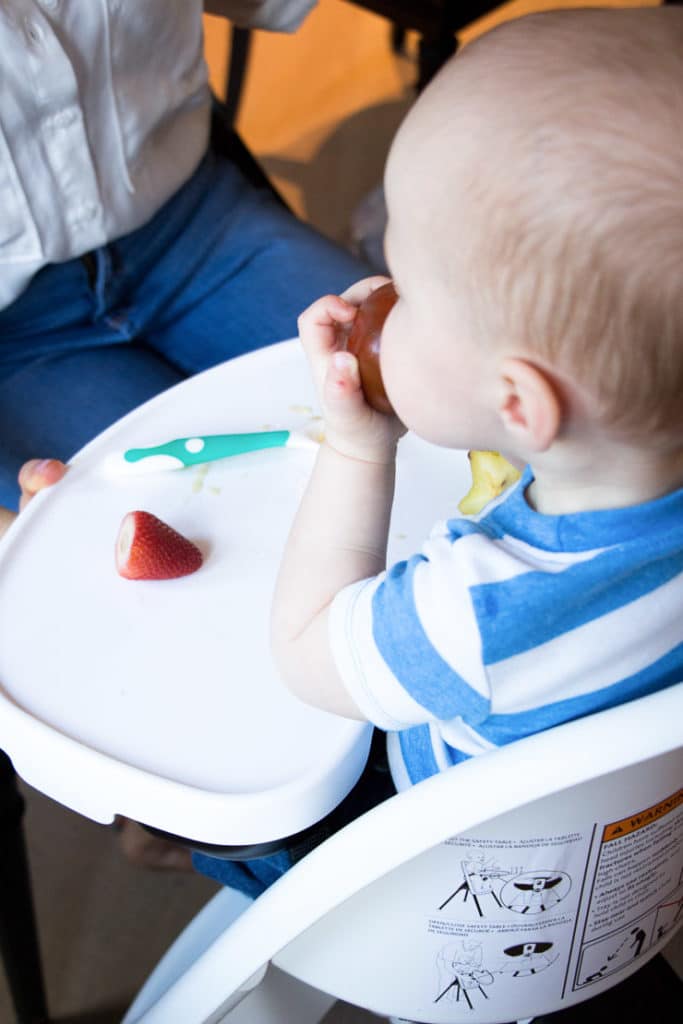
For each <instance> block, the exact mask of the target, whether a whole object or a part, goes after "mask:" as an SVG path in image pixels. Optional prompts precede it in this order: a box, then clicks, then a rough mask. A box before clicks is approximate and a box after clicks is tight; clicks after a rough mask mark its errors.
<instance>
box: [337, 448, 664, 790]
mask: <svg viewBox="0 0 683 1024" xmlns="http://www.w3.org/2000/svg"><path fill="white" fill-rule="evenodd" d="M532 479H533V477H532V474H531V471H530V470H529V469H528V468H527V470H526V471H525V473H524V474H523V476H522V478H521V480H520V481H519V482H518V483H517V484H516V485H515V486H514V487H513V488H511V489H510V490H509V491H508V492H506V493H505V494H503V495H502V496H501V497H500V498H499V499H497V500H496V501H495V502H492V503H491V504H490V505H488V506H487V507H486V508H485V509H484V511H483V512H482V513H480V515H479V516H478V517H472V518H457V519H451V520H449V521H447V522H445V523H441V524H438V525H437V526H436V527H435V528H434V530H433V531H432V534H431V536H430V538H429V540H428V541H427V542H426V543H425V545H424V547H423V550H422V552H421V553H420V554H418V555H415V556H413V557H412V558H410V559H408V560H407V561H404V562H399V563H398V564H397V565H395V566H393V567H392V568H391V569H389V570H388V571H387V572H386V573H382V574H381V575H380V576H378V577H376V578H374V579H370V580H362V581H360V582H358V583H355V584H352V585H351V586H350V587H347V588H345V589H344V590H343V591H342V592H341V593H340V594H339V595H337V597H336V599H335V601H334V603H333V606H332V615H331V625H330V630H331V634H330V635H331V642H332V648H333V651H334V656H335V661H336V663H337V666H338V669H339V671H340V673H341V675H342V678H343V680H344V682H345V685H346V687H347V688H348V690H349V692H350V694H351V695H352V697H353V699H354V700H355V701H356V703H357V704H358V706H359V708H360V709H361V711H362V712H363V713H364V714H365V715H366V716H367V718H368V719H369V720H370V721H371V722H374V723H375V725H377V726H378V727H380V728H382V729H386V730H387V731H389V732H392V731H396V732H397V735H396V736H394V737H390V742H389V751H390V763H391V766H392V772H393V773H394V778H395V781H396V783H397V785H398V787H399V788H403V786H404V785H407V784H409V783H415V782H417V781H419V780H420V779H422V778H425V777H427V776H429V775H433V774H434V773H435V772H437V771H439V770H441V769H443V768H445V767H447V766H449V765H451V764H453V763H455V762H457V761H459V760H462V759H463V758H466V757H469V756H472V755H473V754H477V753H481V752H482V751H484V750H487V749H491V747H495V746H498V745H502V744H505V743H510V742H511V741H512V740H515V739H518V738H521V737H523V736H527V735H529V734H530V733H534V732H539V731H541V730H542V729H546V728H549V727H550V726H553V725H556V724H558V723H559V722H563V721H566V720H568V719H572V718H578V717H580V716H582V715H585V714H588V713H590V712H593V711H597V710H600V709H602V708H607V707H611V706H612V705H615V704H620V703H623V702H624V701H627V700H631V699H633V698H635V697H638V696H641V695H644V694H646V693H651V692H652V691H654V690H657V689H660V688H661V687H664V686H668V685H669V684H671V683H674V682H678V681H680V680H681V679H683V490H679V491H676V492H675V493H673V494H669V495H666V496H665V497H662V498H659V499H657V500H655V501H650V502H646V503H644V504H641V505H636V506H630V507H628V508H620V509H609V510H605V511H597V512H579V513H576V514H572V515H559V516H548V515H541V514H540V513H538V512H535V511H534V510H533V509H532V508H530V507H529V505H528V503H527V501H526V498H525V491H526V488H527V487H528V485H529V484H530V482H531V480H532Z"/></svg>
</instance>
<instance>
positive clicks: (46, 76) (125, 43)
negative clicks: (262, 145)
mask: <svg viewBox="0 0 683 1024" xmlns="http://www.w3.org/2000/svg"><path fill="white" fill-rule="evenodd" d="M289 3H290V0H284V2H283V0H265V2H264V0H235V3H234V4H233V5H232V6H231V4H230V3H228V2H226V3H224V4H216V3H214V4H213V6H214V7H220V8H221V9H224V11H225V13H232V9H233V8H234V9H235V11H236V17H237V19H238V20H239V21H240V22H241V23H243V24H244V23H245V22H246V21H250V22H251V23H252V24H260V25H262V26H264V27H266V26H267V27H271V28H286V29H291V28H292V27H295V24H296V23H298V21H300V20H301V16H303V14H304V13H305V12H306V10H308V8H309V7H310V6H312V3H313V0H296V4H295V6H296V7H298V8H299V12H298V15H297V17H295V18H294V19H292V17H291V11H290V12H289V22H288V21H287V19H285V20H282V19H281V20H280V22H279V23H278V21H277V18H275V19H273V17H272V14H273V10H274V11H275V12H277V10H278V9H281V10H283V9H284V8H287V6H288V4H289ZM208 6H209V7H210V6H211V5H210V4H209V5H208ZM264 8H265V16H264ZM202 9H203V4H202V2H201V0H0V309H1V308H3V307H4V306H6V305H8V304H9V303H10V302H12V300H13V299H15V298H16V297H17V296H18V295H19V294H20V293H21V291H22V290H23V289H24V288H25V287H26V285H27V284H28V282H29V281H30V279H31V277H32V276H33V275H34V274H35V273H36V271H37V270H39V269H40V268H41V267H42V266H44V265H45V264H46V263H50V262H60V261H63V260H67V259H71V258H72V257H74V256H79V255H81V254H82V253H84V252H87V251H88V250H90V249H94V248H96V247H97V246H100V245H103V244H104V243H106V242H107V241H111V240H112V239H114V238H118V237H120V236H121V235H124V234H127V233H128V232H129V231H132V230H134V229H135V228H137V227H139V226H140V225H141V224H143V223H145V221H147V220H149V218H150V217H151V216H152V215H153V214H154V213H155V212H156V211H157V210H158V209H159V207H160V206H161V205H162V204H163V203H164V202H165V201H166V200H167V199H168V198H169V197H170V196H171V195H172V194H173V193H174V192H175V191H176V190H177V189H178V188H179V187H180V185H182V184H183V183H184V182H185V181H186V180H187V179H188V178H189V176H190V175H191V174H192V172H193V170H194V169H195V168H196V166H197V164H198V163H199V161H200V159H201V157H202V155H203V153H204V151H205V149H206V146H207V141H208V131H209V111H210V94H209V88H208V74H207V68H206V64H205V61H204V55H203V32H202V28H203V26H202ZM269 16H270V17H271V20H270V22H269V21H268V17H269Z"/></svg>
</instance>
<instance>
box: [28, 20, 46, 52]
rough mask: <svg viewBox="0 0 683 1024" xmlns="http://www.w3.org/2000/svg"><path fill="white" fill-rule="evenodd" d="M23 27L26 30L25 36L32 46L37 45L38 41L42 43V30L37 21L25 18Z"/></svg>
mask: <svg viewBox="0 0 683 1024" xmlns="http://www.w3.org/2000/svg"><path fill="white" fill-rule="evenodd" d="M24 27H25V30H26V38H27V39H28V41H29V43H33V45H34V46H37V45H38V44H39V43H42V41H43V30H42V28H41V27H40V25H39V24H38V22H37V21H31V19H30V18H27V19H26V21H25V23H24Z"/></svg>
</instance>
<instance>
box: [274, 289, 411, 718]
mask: <svg viewBox="0 0 683 1024" xmlns="http://www.w3.org/2000/svg"><path fill="white" fill-rule="evenodd" d="M385 281H386V278H383V277H372V278H366V279H364V280H363V281H359V282H358V283H357V284H355V285H353V286H352V287H351V288H350V289H349V290H348V291H347V292H345V293H344V294H343V295H342V296H335V295H327V296H325V297H324V298H321V299H319V300H318V301H317V302H314V303H313V305H311V306H310V307H309V308H308V309H307V310H306V311H305V312H304V313H302V315H301V317H300V318H299V333H300V337H301V342H302V344H303V347H304V350H305V352H306V355H307V358H308V361H309V364H310V368H311V372H312V374H313V379H314V382H315V385H316V389H317V392H318V397H319V400H320V403H321V407H322V412H323V417H324V421H325V440H324V441H323V443H322V444H321V446H320V450H319V452H318V455H317V458H316V462H315V466H314V469H313V473H312V476H311V479H310V481H309V484H308V487H307V490H306V493H305V494H304V497H303V499H302V502H301V505H300V507H299V510H298V512H297V515H296V517H295V520H294V524H293V526H292V529H291V532H290V535H289V539H288V541H287V545H286V548H285V553H284V556H283V559H282V564H281V567H280V573H279V577H278V582H277V587H276V591H275V597H274V601H273V609H272V647H273V653H274V656H275V660H276V662H277V665H278V668H279V669H280V672H281V674H282V677H283V679H284V681H285V683H286V684H287V686H288V687H289V689H290V690H291V691H292V692H293V693H295V694H296V695H297V696H298V697H300V698H301V699H302V700H305V701H307V702H308V703H310V704H314V705H316V706H317V707H320V708H323V709H324V710H327V711H331V712H333V713H335V714H339V715H344V716H346V717H349V718H360V719H362V718H363V715H362V714H361V712H360V711H359V710H358V708H357V707H356V704H355V703H354V701H353V700H352V698H351V697H350V695H349V694H348V693H347V691H346V689H345V687H344V685H343V683H342V680H341V677H340V676H339V673H338V671H337V668H336V666H335V664H334V661H333V658H332V652H331V647H330V641H329V638H328V617H329V608H330V604H331V602H332V600H333V598H334V597H335V595H336V594H337V593H338V592H339V591H340V590H341V589H342V588H343V587H345V586H347V585H348V584H350V583H354V582H355V581H356V580H361V579H366V578H367V577H370V576H375V575H377V573H379V572H381V571H382V570H383V569H384V568H385V564H386V548H387V534H388V529H389V518H390V514H391V504H392V500H393V494H394V475H395V461H396V445H397V442H398V440H399V438H400V436H401V434H402V433H403V432H404V427H403V426H402V424H401V423H400V422H399V420H398V419H397V418H396V417H394V416H386V415H383V414H382V413H379V412H376V411H375V410H374V409H371V408H370V406H369V405H368V404H367V402H366V401H365V398H364V397H363V392H362V390H361V387H360V378H359V373H358V364H357V362H356V359H355V357H354V356H352V355H351V354H350V353H348V352H346V351H343V349H342V347H341V341H342V339H343V335H344V331H345V329H346V330H348V328H349V327H350V325H351V323H352V322H353V319H354V317H355V315H356V310H357V307H358V305H359V304H360V303H361V302H362V300H363V299H364V298H365V297H366V296H367V295H368V294H369V293H370V292H372V291H374V289H375V288H378V287H379V286H380V285H381V284H384V283H385Z"/></svg>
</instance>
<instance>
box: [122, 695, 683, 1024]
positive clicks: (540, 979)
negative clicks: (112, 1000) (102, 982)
mask: <svg viewBox="0 0 683 1024" xmlns="http://www.w3.org/2000/svg"><path fill="white" fill-rule="evenodd" d="M682 740H683V684H677V685H674V686H671V687H669V688H668V689H666V690H663V691H661V692H659V693H656V694H654V695H652V696H649V697H644V698H640V699H638V700H636V701H633V702H631V703H630V704H626V705H622V706H620V707H616V708H613V709H610V710H608V711H605V712H601V713H599V714H595V715H592V716H589V717H587V718H584V719H581V720H579V721H575V722H571V723H567V724H564V725H561V726H558V727H556V728H553V729H550V730H548V731H547V732H545V733H540V734H538V735H535V736H532V737H529V738H527V739H524V740H521V741H518V742H515V743H513V744H510V745H509V746H507V747H503V748H501V749H499V750H496V751H493V752H492V753H490V754H485V755H481V756H479V757H477V758H474V759H472V760H470V761H467V762H465V763H464V764H462V765H458V766H456V767H454V768H452V769H451V770H449V771H447V772H444V773H442V774H441V775H438V776H435V777H433V778H431V779H428V780H427V781H425V782H423V783H421V784H419V785H417V786H415V787H413V788H412V789H409V790H408V791H406V792H404V793H401V794H400V795H398V796H396V797H393V798H392V799H390V800H388V801H386V802H385V803H384V804H381V805H380V806H378V807H376V808H375V809H374V810H372V811H370V812H369V813H368V814H366V815H364V816H363V817H362V818H359V819H358V820H356V821H354V822H352V823H351V824H350V825H348V826H347V827H346V828H344V829H343V830H342V831H341V832H339V833H337V834H336V835H334V836H332V837H331V838H330V839H328V840H327V841H326V842H324V843H323V844H322V845H321V846H319V847H318V848H317V849H315V850H314V851H313V852H312V853H310V854H309V855H308V856H307V857H306V858H305V859H304V860H302V861H300V862H299V863H298V864H297V865H296V866H295V867H294V868H292V869H291V870H290V871H289V873H288V874H286V875H285V876H284V877H283V878H282V879H281V880H280V881H278V882H277V883H276V884H275V885H274V886H272V887H271V888H270V889H269V890H268V891H267V892H266V893H264V895H262V896H261V897H260V898H259V899H258V900H256V901H255V902H250V901H249V900H248V899H247V898H245V897H242V896H239V895H236V894H235V893H233V892H231V891H230V890H227V889H226V890H223V891H221V892H220V893H219V894H218V895H217V896H216V897H214V899H213V900H211V901H210V902H209V903H208V904H207V906H206V907H205V908H204V909H203V910H202V911H201V912H200V914H199V915H197V917H196V918H195V919H194V920H193V921H192V922H191V924H190V925H189V926H188V928H187V929H186V930H185V931H184V932H183V933H182V935H181V936H180V937H179V939H177V940H176V942H175V944H174V945H173V946H172V947H171V949H170V950H169V952H168V953H167V954H166V956H165V957H164V958H163V959H162V960H161V961H160V963H159V964H158V966H157V967H156V969H155V970H154V972H153V973H152V974H151V975H150V977H149V979H148V981H147V982H146V984H145V985H144V987H143V988H142V990H141V991H140V993H139V995H138V997H137V998H136V1000H135V1002H134V1003H133V1005H132V1006H131V1008H130V1009H129V1011H128V1013H127V1015H126V1017H125V1019H124V1024H218V1022H220V1021H223V1020H225V1021H229V1022H231V1024H271V1022H272V1024H276V1022H277V1024H313V1022H317V1021H320V1019H321V1018H322V1017H323V1016H324V1015H325V1013H326V1012H327V1011H328V1010H329V1008H330V1007H331V1005H332V1004H333V1003H334V1001H335V1000H336V999H342V1000H345V1001H346V1002H348V1003H352V1004H354V1005H357V1006H359V1007H363V1008H366V1009H368V1010H371V1011H374V1012H375V1013H377V1014H380V1015H393V1016H398V1017H400V1018H402V1019H408V1020H411V1021H420V1022H425V1024H441V1022H444V1024H445V1022H448V1024H455V1022H460V1021H467V1022H468V1024H500V1022H503V1021H512V1020H518V1021H519V1020H521V1019H523V1018H524V1019H530V1018H533V1017H534V1016H537V1015H540V1014H546V1013H551V1012H553V1011H555V1010H560V1009H562V1008H564V1007H567V1006H570V1005H572V1004H574V1003H578V1002H581V1001H583V1000H585V999H588V998H590V997H591V996H593V995H597V994H599V993H601V992H604V991H605V990H606V989H608V988H611V987H612V986H613V985H615V984H617V983H618V982H620V981H622V980H624V979H625V978H626V977H628V976H629V975H630V974H632V973H633V972H635V971H636V970H638V968H639V967H640V966H641V965H643V964H645V963H646V962H647V961H648V960H649V959H650V958H651V957H653V956H654V955H655V953H657V952H659V951H660V950H661V949H662V947H663V946H664V945H665V944H666V942H667V941H668V940H669V939H670V938H672V937H673V935H674V934H675V932H676V931H677V930H678V928H679V927H680V925H681V923H683V909H682V907H683V791H682V790H681V780H682V779H683V744H682ZM475 890H476V897H477V898H476V900H475V899H474V898H473V897H474V891H475Z"/></svg>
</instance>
